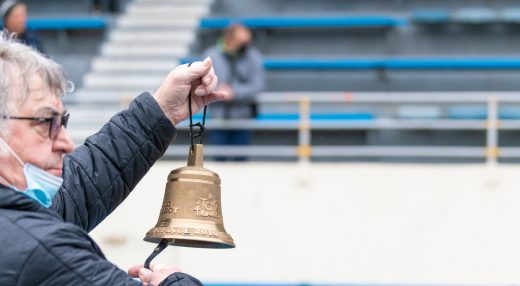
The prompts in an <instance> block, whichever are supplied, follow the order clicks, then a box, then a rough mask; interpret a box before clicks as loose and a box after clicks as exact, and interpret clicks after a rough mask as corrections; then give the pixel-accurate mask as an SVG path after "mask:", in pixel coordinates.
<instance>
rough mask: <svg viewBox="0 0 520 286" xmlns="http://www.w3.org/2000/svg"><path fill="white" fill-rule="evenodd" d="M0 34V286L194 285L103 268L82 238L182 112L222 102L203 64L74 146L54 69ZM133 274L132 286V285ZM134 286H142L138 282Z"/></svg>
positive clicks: (159, 272)
mask: <svg viewBox="0 0 520 286" xmlns="http://www.w3.org/2000/svg"><path fill="white" fill-rule="evenodd" d="M6 38H7V37H6V36H5V35H1V34H0V75H1V76H0V166H1V168H0V245H2V250H0V285H142V284H144V285H179V286H180V285H200V282H199V281H198V280H197V279H195V278H193V277H191V276H189V275H187V274H184V273H181V272H176V271H178V270H177V269H176V268H173V267H166V266H157V265H155V266H152V267H151V270H148V269H145V268H143V266H142V265H137V266H135V267H132V268H130V269H129V270H128V274H127V273H125V272H124V271H122V270H120V269H118V268H117V267H116V266H115V265H113V264H111V263H110V262H108V261H107V260H106V259H105V257H104V255H103V253H102V252H101V250H100V249H99V247H98V246H97V245H96V243H95V242H94V241H93V240H92V239H91V238H90V237H89V235H88V234H87V232H88V231H90V230H92V229H94V228H95V227H96V226H97V225H98V224H99V223H100V222H101V221H102V220H103V219H104V218H105V217H106V216H108V215H109V214H110V213H111V212H112V211H113V210H114V209H115V208H116V207H117V206H118V205H119V204H120V203H121V202H122V201H123V200H124V199H125V197H126V196H127V195H128V194H129V193H130V192H131V191H132V189H133V188H134V187H135V186H136V184H137V183H138V182H139V180H140V179H141V178H142V177H143V176H144V175H145V173H146V172H147V171H148V170H149V169H150V167H151V166H152V165H153V164H154V162H155V161H156V160H157V159H159V158H160V157H161V156H162V154H163V153H164V152H165V151H166V149H167V148H168V146H169V145H170V143H171V141H172V140H173V138H174V137H175V135H176V130H175V127H174V125H175V124H177V123H179V122H180V121H182V120H184V119H185V118H187V116H188V114H189V111H188V93H189V91H190V88H191V84H192V82H194V81H196V82H200V84H198V86H197V87H196V89H195V91H194V94H195V95H194V97H193V99H192V109H193V112H196V111H197V110H199V109H200V108H201V107H203V106H204V105H206V104H208V103H210V102H213V101H216V100H222V99H224V98H225V97H226V94H225V93H224V92H214V91H213V90H214V89H215V87H216V86H217V81H218V80H217V77H216V75H215V73H214V70H213V67H212V63H211V59H206V60H204V61H203V62H195V63H193V64H192V65H190V66H188V65H183V66H179V67H177V68H176V69H174V70H173V71H171V72H170V73H169V74H168V76H167V77H166V79H165V80H164V82H163V83H162V85H161V86H160V87H159V88H158V89H157V91H156V92H155V93H154V94H153V96H152V95H150V94H149V93H146V92H145V93H143V94H141V95H139V96H138V97H137V98H135V99H134V101H133V102H132V103H131V105H130V107H129V108H128V109H127V110H125V111H122V112H120V113H118V114H117V115H115V116H114V117H113V118H112V119H111V120H110V121H109V122H108V123H107V124H105V126H104V127H103V128H102V129H101V130H100V131H99V132H98V133H97V134H95V135H93V136H91V137H89V138H87V140H86V141H85V143H84V144H83V145H82V146H80V147H77V148H76V149H75V150H74V145H73V142H72V140H71V138H70V137H69V135H68V133H67V130H66V129H65V127H66V125H67V120H68V117H69V114H68V113H67V112H66V110H65V109H64V107H63V104H62V102H61V100H60V97H61V96H62V95H63V94H64V91H65V86H66V84H65V79H64V76H63V71H62V70H61V67H60V66H59V65H58V64H56V63H54V62H53V61H51V60H50V59H48V58H45V57H43V56H42V55H40V54H39V53H37V52H36V51H34V50H33V49H31V48H29V47H27V46H25V45H22V44H20V43H16V42H14V41H12V40H8V39H6ZM136 278H140V279H141V281H139V280H136ZM141 283H142V284H141Z"/></svg>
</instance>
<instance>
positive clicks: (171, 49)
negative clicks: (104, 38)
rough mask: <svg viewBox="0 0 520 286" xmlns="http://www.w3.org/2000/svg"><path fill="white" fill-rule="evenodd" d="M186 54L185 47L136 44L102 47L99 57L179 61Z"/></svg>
mask: <svg viewBox="0 0 520 286" xmlns="http://www.w3.org/2000/svg"><path fill="white" fill-rule="evenodd" d="M187 54H188V47H186V46H166V45H153V44H149V43H146V42H145V43H137V44H132V45H122V44H111V43H108V44H106V45H103V47H102V48H101V55H102V56H107V57H111V56H114V57H133V56H137V57H148V56H150V57H164V58H172V59H179V58H182V57H184V56H186V55H187Z"/></svg>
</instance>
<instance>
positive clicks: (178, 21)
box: [116, 17, 199, 29]
mask: <svg viewBox="0 0 520 286" xmlns="http://www.w3.org/2000/svg"><path fill="white" fill-rule="evenodd" d="M198 24H199V19H198V18H197V17H186V18H176V17H173V18H169V19H155V18H126V17H125V18H119V19H118V20H117V23H116V25H117V27H118V28H127V29H128V28H147V29H153V28H161V29H194V28H195V27H197V26H198Z"/></svg>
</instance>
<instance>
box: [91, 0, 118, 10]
mask: <svg viewBox="0 0 520 286" xmlns="http://www.w3.org/2000/svg"><path fill="white" fill-rule="evenodd" d="M102 2H106V1H102V0H93V1H92V7H93V9H98V10H103V9H101V7H102ZM108 11H109V12H111V13H117V12H119V0H108Z"/></svg>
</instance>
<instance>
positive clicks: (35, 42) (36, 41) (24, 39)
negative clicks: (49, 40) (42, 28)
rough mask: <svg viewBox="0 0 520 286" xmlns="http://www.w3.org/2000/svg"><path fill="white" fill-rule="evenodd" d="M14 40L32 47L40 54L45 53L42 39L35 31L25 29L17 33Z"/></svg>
mask: <svg viewBox="0 0 520 286" xmlns="http://www.w3.org/2000/svg"><path fill="white" fill-rule="evenodd" d="M16 40H17V41H18V42H20V43H22V44H24V45H27V46H29V47H32V48H33V49H35V50H37V51H38V52H40V53H42V54H45V48H44V47H43V42H42V39H41V37H40V35H39V34H38V33H36V32H35V31H31V30H26V31H25V32H24V33H23V34H21V35H18V36H17V37H16Z"/></svg>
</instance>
